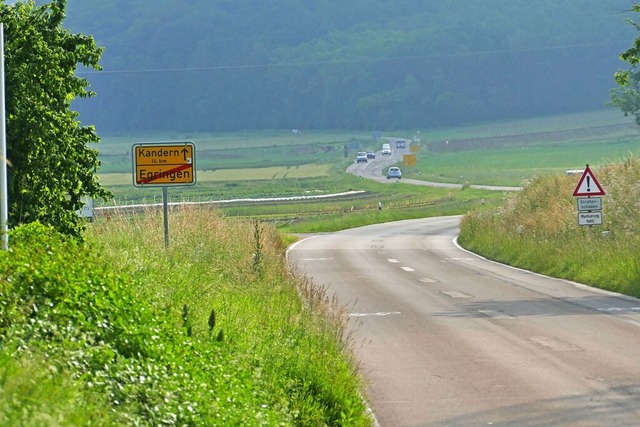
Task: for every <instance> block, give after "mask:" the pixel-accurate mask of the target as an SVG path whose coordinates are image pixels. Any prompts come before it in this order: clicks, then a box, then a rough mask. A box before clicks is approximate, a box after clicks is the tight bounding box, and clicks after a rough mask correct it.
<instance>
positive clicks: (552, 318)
mask: <svg viewBox="0 0 640 427" xmlns="http://www.w3.org/2000/svg"><path fill="white" fill-rule="evenodd" d="M459 220H460V218H459V217H441V218H428V219H420V220H410V221H400V222H396V223H388V224H378V225H373V226H367V227H362V228H357V229H352V230H345V231H342V232H337V233H329V234H323V235H316V236H311V237H309V238H306V239H304V240H302V241H300V242H298V243H297V244H295V245H293V246H292V247H291V248H290V250H289V253H288V258H289V261H290V263H291V264H292V265H293V266H295V268H296V269H298V270H300V271H302V272H304V273H305V274H306V275H308V276H309V277H310V278H312V280H313V281H314V283H317V284H322V285H326V286H327V289H328V292H329V294H330V295H333V294H335V296H336V297H337V299H338V301H339V302H340V304H342V305H344V306H345V308H346V309H347V310H348V312H349V315H350V319H351V321H350V327H349V331H350V337H351V339H352V340H353V343H354V349H355V351H356V354H357V356H358V358H359V360H360V364H361V369H362V372H363V373H364V375H365V377H366V378H367V380H368V398H369V402H370V404H371V407H372V410H373V412H374V414H375V416H376V419H377V421H376V424H378V425H380V426H383V427H402V426H465V427H466V426H483V425H494V426H607V427H611V426H634V425H638V424H639V423H640V421H639V420H640V301H638V300H636V299H634V298H629V297H624V296H621V295H617V294H613V293H607V292H603V291H598V290H594V289H591V288H588V287H586V286H583V285H579V284H576V283H571V282H567V281H564V280H557V279H552V278H548V277H544V276H540V275H536V274H533V273H530V272H527V271H523V270H519V269H514V268H510V267H507V266H504V265H501V264H497V263H494V262H490V261H487V260H484V259H482V258H480V257H478V256H476V255H474V254H471V253H468V252H466V251H464V250H463V249H461V248H460V247H458V246H457V245H456V243H455V239H456V236H457V234H458V231H459Z"/></svg>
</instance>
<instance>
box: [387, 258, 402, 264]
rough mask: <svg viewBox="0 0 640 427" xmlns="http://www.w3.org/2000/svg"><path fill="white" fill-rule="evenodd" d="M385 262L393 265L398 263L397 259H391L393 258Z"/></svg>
mask: <svg viewBox="0 0 640 427" xmlns="http://www.w3.org/2000/svg"><path fill="white" fill-rule="evenodd" d="M387 261H389V262H391V263H394V264H395V263H398V262H400V261H398V260H397V259H393V258H389V259H388V260H387Z"/></svg>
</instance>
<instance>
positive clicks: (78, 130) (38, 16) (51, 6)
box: [0, 0, 111, 237]
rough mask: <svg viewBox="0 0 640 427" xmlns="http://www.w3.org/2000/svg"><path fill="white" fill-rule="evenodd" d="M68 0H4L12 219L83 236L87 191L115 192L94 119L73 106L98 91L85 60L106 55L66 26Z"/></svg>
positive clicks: (94, 61)
mask: <svg viewBox="0 0 640 427" xmlns="http://www.w3.org/2000/svg"><path fill="white" fill-rule="evenodd" d="M65 8H66V0H54V1H52V2H51V3H48V4H43V5H39V6H36V4H35V1H34V0H28V1H26V2H17V3H15V4H13V5H6V4H4V3H3V4H2V5H0V19H1V20H2V22H3V23H4V27H5V84H6V117H7V123H6V125H7V159H8V162H9V165H10V167H9V170H8V192H9V194H8V196H9V227H13V226H16V225H18V224H24V223H31V222H35V221H39V222H41V223H42V224H45V225H50V226H53V227H54V228H56V229H57V230H58V231H60V232H62V233H64V234H67V235H71V236H76V237H80V235H81V231H82V229H83V222H82V219H81V218H80V217H79V216H78V215H77V214H76V210H78V209H80V208H82V206H83V200H82V199H83V197H85V196H89V197H91V198H105V199H108V198H110V197H111V194H110V192H109V191H107V190H106V189H105V188H103V187H102V186H101V185H100V183H99V181H98V176H97V170H98V168H99V166H100V162H99V160H98V152H97V150H95V149H92V148H90V147H89V145H88V144H90V143H98V142H99V137H98V135H97V134H96V132H95V129H94V127H93V126H82V125H81V123H80V122H79V121H78V120H77V118H78V113H77V112H75V111H72V110H71V102H72V101H73V100H74V99H75V98H76V97H82V98H88V97H91V96H94V95H95V94H94V93H93V92H91V91H89V90H88V86H89V84H88V81H87V80H86V79H83V78H80V77H77V76H76V75H75V71H76V69H77V67H78V65H79V64H82V65H84V66H85V67H90V68H93V69H96V70H99V69H100V65H99V64H98V61H99V59H100V56H101V55H102V48H99V47H98V46H97V45H96V43H95V41H94V40H93V38H92V37H91V36H86V35H82V34H71V33H70V32H69V31H68V30H65V29H64V28H63V27H62V22H63V20H64V18H65Z"/></svg>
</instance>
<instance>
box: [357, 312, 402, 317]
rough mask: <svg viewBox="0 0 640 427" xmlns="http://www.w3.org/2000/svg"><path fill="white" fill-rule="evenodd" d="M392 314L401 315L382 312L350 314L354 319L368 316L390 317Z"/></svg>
mask: <svg viewBox="0 0 640 427" xmlns="http://www.w3.org/2000/svg"><path fill="white" fill-rule="evenodd" d="M391 314H400V312H399V311H380V312H377V313H349V316H352V317H368V316H389V315H391Z"/></svg>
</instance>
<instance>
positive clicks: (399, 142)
mask: <svg viewBox="0 0 640 427" xmlns="http://www.w3.org/2000/svg"><path fill="white" fill-rule="evenodd" d="M404 147H405V142H404V139H397V140H396V148H404Z"/></svg>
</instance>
